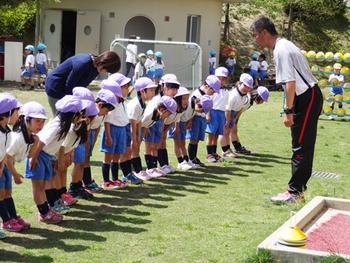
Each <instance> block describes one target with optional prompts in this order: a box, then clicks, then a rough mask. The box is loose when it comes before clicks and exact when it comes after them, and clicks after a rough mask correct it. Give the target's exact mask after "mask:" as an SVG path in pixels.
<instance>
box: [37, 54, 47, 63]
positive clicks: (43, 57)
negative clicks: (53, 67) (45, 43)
mask: <svg viewBox="0 0 350 263" xmlns="http://www.w3.org/2000/svg"><path fill="white" fill-rule="evenodd" d="M45 62H47V57H46V55H45V53H38V54H37V55H36V63H37V64H44V63H45Z"/></svg>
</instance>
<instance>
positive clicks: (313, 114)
mask: <svg viewBox="0 0 350 263" xmlns="http://www.w3.org/2000/svg"><path fill="white" fill-rule="evenodd" d="M251 31H252V33H253V35H254V38H255V41H256V43H257V44H258V45H259V46H260V47H261V48H265V47H267V48H270V49H272V50H273V57H274V60H275V64H276V83H281V84H282V85H284V88H285V93H286V101H285V109H284V113H285V115H284V119H283V122H284V125H285V126H286V127H290V128H291V135H292V150H293V155H292V177H291V179H290V181H289V183H288V190H287V191H286V192H283V193H280V194H278V195H276V196H274V197H272V198H271V201H272V202H279V203H281V202H282V203H294V202H297V201H300V200H303V199H304V194H303V192H304V191H305V190H306V184H307V182H308V180H309V179H310V176H311V173H312V163H313V158H314V150H315V143H316V134H317V122H318V117H319V115H320V113H321V110H322V105H323V98H322V93H321V90H320V88H319V87H318V86H317V80H316V78H315V77H314V76H313V75H312V73H311V70H310V68H309V65H308V63H307V61H306V59H305V57H304V56H303V54H302V53H301V51H300V49H299V48H298V47H296V46H295V45H294V44H293V43H292V42H290V41H288V40H286V39H283V38H280V37H279V36H278V34H277V31H276V28H275V25H274V24H273V22H272V21H271V20H270V19H269V18H267V17H264V16H262V17H259V18H258V19H257V20H255V21H254V22H253V24H252V26H251Z"/></svg>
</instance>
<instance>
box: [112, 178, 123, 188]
mask: <svg viewBox="0 0 350 263" xmlns="http://www.w3.org/2000/svg"><path fill="white" fill-rule="evenodd" d="M112 183H113V185H114V187H113V189H121V188H125V187H126V186H127V183H126V182H122V181H120V180H115V181H112Z"/></svg>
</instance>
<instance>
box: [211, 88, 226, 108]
mask: <svg viewBox="0 0 350 263" xmlns="http://www.w3.org/2000/svg"><path fill="white" fill-rule="evenodd" d="M228 97H229V91H228V90H227V89H220V93H214V95H213V110H221V111H225V110H226V106H227V103H228Z"/></svg>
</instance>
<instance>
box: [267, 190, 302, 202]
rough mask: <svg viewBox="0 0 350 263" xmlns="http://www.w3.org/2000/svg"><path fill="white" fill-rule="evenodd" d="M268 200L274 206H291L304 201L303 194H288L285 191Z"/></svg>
mask: <svg viewBox="0 0 350 263" xmlns="http://www.w3.org/2000/svg"><path fill="white" fill-rule="evenodd" d="M270 200H271V202H272V203H275V204H283V203H284V204H292V203H298V202H302V201H304V200H305V198H304V194H303V193H290V192H288V191H286V192H283V193H279V194H277V195H276V196H273V197H271V198H270Z"/></svg>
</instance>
